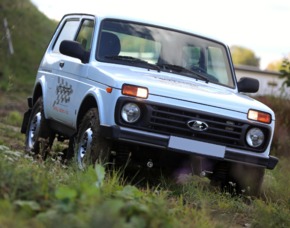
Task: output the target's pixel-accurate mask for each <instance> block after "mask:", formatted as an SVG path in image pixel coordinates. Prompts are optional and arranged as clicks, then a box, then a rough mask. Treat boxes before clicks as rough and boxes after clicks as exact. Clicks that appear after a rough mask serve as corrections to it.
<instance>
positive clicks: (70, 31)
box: [52, 20, 79, 53]
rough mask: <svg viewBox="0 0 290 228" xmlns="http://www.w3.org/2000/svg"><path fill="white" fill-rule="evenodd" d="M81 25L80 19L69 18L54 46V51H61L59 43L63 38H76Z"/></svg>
mask: <svg viewBox="0 0 290 228" xmlns="http://www.w3.org/2000/svg"><path fill="white" fill-rule="evenodd" d="M78 27H79V20H67V21H66V22H65V24H64V25H63V27H62V30H61V32H60V34H59V35H58V38H57V40H56V43H55V44H54V46H53V49H52V51H53V52H57V53H59V45H60V43H61V41H63V40H74V38H75V35H76V33H77V30H78Z"/></svg>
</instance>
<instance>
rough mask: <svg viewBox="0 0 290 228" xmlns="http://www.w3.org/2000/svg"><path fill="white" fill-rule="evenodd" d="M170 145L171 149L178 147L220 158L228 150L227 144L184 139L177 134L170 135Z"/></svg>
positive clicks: (178, 148)
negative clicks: (221, 144)
mask: <svg viewBox="0 0 290 228" xmlns="http://www.w3.org/2000/svg"><path fill="white" fill-rule="evenodd" d="M168 147H169V148H171V149H177V150H182V151H186V152H190V153H195V154H200V155H208V156H212V157H219V158H223V157H224V156H225V150H226V148H225V146H220V145H216V144H211V143H205V142H200V141H196V140H191V139H184V138H180V137H176V136H171V137H170V139H169V144H168Z"/></svg>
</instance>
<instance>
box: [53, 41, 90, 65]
mask: <svg viewBox="0 0 290 228" xmlns="http://www.w3.org/2000/svg"><path fill="white" fill-rule="evenodd" d="M59 51H60V53H61V54H64V55H67V56H70V57H73V58H77V59H80V60H81V61H82V63H88V61H89V52H87V51H86V50H85V49H84V48H83V46H82V45H81V44H80V43H79V42H76V41H71V40H63V41H62V42H61V43H60V46H59Z"/></svg>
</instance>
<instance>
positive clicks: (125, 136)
mask: <svg viewBox="0 0 290 228" xmlns="http://www.w3.org/2000/svg"><path fill="white" fill-rule="evenodd" d="M101 128H102V129H101V131H102V134H103V136H104V137H106V138H111V139H113V140H118V141H124V142H130V143H136V144H139V145H145V146H151V147H155V148H160V149H166V150H169V151H175V152H181V153H187V154H194V155H198V156H203V157H209V158H214V159H217V160H225V161H231V162H237V163H243V164H247V165H253V166H260V167H265V168H267V169H274V168H275V166H276V165H277V163H278V161H279V160H278V158H276V157H274V156H269V157H262V156H261V155H259V154H257V156H255V155H252V154H245V152H246V151H241V153H239V152H237V151H236V149H233V148H229V147H227V146H221V145H216V144H211V143H206V142H201V141H196V140H191V139H186V138H181V137H176V136H170V135H162V134H156V133H150V132H145V131H140V130H135V129H130V128H125V127H119V126H101Z"/></svg>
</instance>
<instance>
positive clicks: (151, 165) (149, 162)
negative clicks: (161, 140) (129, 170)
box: [146, 159, 154, 169]
mask: <svg viewBox="0 0 290 228" xmlns="http://www.w3.org/2000/svg"><path fill="white" fill-rule="evenodd" d="M146 165H147V167H148V168H150V169H151V168H153V165H154V164H153V161H152V160H151V159H149V160H148V162H147V164H146Z"/></svg>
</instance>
